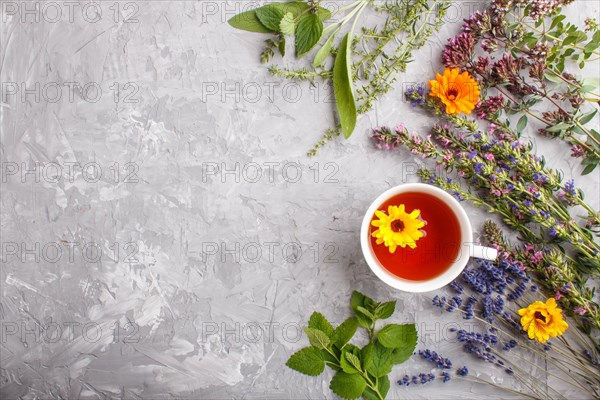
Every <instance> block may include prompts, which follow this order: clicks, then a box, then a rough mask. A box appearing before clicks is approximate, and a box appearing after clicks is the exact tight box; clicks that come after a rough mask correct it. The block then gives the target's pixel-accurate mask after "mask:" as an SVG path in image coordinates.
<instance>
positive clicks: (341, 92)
mask: <svg viewBox="0 0 600 400" xmlns="http://www.w3.org/2000/svg"><path fill="white" fill-rule="evenodd" d="M351 44H352V38H350V37H349V35H348V34H346V36H344V39H343V40H342V43H341V44H340V47H339V49H338V53H337V56H336V58H335V64H334V66H333V91H334V94H335V102H336V105H337V110H338V114H339V117H340V124H341V126H342V132H343V133H344V136H345V137H346V139H347V138H349V137H350V135H352V132H353V131H354V128H355V127H356V101H355V99H354V91H353V90H352V60H351V54H352V51H351Z"/></svg>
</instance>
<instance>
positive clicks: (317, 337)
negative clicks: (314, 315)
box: [304, 328, 331, 349]
mask: <svg viewBox="0 0 600 400" xmlns="http://www.w3.org/2000/svg"><path fill="white" fill-rule="evenodd" d="M304 332H306V336H308V341H309V342H310V344H311V345H313V346H315V347H316V348H318V349H325V348H327V346H329V343H331V341H330V340H329V337H328V336H327V335H326V334H325V333H324V332H321V331H320V330H317V329H313V328H304Z"/></svg>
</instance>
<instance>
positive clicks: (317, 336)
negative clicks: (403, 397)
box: [286, 291, 417, 400]
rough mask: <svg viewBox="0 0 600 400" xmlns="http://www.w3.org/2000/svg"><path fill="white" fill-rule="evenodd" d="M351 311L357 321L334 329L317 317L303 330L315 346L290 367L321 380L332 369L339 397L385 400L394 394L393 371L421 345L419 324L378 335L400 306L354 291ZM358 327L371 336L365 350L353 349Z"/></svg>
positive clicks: (294, 358) (299, 353)
mask: <svg viewBox="0 0 600 400" xmlns="http://www.w3.org/2000/svg"><path fill="white" fill-rule="evenodd" d="M350 306H351V308H352V311H353V312H354V316H353V317H351V318H348V319H347V320H345V321H344V322H342V323H341V324H340V325H339V326H338V327H336V328H335V329H334V328H333V326H332V325H331V323H330V322H329V321H328V320H327V319H326V318H325V316H324V315H323V314H321V313H319V312H316V311H315V312H314V313H313V314H312V315H311V316H310V319H309V322H308V327H306V328H304V332H305V333H306V335H307V336H308V340H309V342H310V344H311V345H310V346H308V347H305V348H303V349H301V350H299V351H297V352H296V353H294V354H293V355H292V356H291V357H290V359H289V360H288V361H287V363H286V365H287V366H288V367H290V368H292V369H294V370H296V371H298V372H300V373H303V374H305V375H311V376H316V375H319V374H321V373H322V372H323V371H324V369H325V365H328V366H329V367H330V368H332V369H333V370H335V371H337V373H336V374H335V376H334V377H333V379H332V380H331V383H330V384H329V388H330V389H331V390H332V391H333V392H334V393H335V394H336V395H338V396H339V397H341V398H343V399H356V398H359V397H363V398H364V399H366V400H383V399H385V396H386V395H387V393H388V391H389V390H390V380H389V378H388V374H389V373H390V372H391V371H392V367H393V366H394V365H396V364H400V363H403V362H404V361H406V360H407V359H408V358H409V357H410V356H411V355H412V354H413V351H414V349H415V346H416V345H417V330H416V328H415V324H404V325H399V324H388V325H385V326H383V327H382V328H381V329H380V330H379V331H377V332H376V330H375V329H376V328H375V325H376V322H377V321H378V320H383V319H387V318H389V317H391V316H392V315H393V313H394V311H395V308H396V302H395V301H389V302H385V303H379V302H376V301H374V300H373V299H371V298H370V297H367V296H365V295H364V294H362V293H360V292H357V291H354V292H353V293H352V297H351V299H350ZM359 326H360V327H362V328H364V329H366V330H367V332H368V333H369V343H368V344H367V345H366V346H364V347H363V348H359V347H357V346H356V345H354V344H352V343H350V340H352V338H353V337H354V335H355V334H356V331H357V330H358V327H359Z"/></svg>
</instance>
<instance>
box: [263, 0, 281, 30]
mask: <svg viewBox="0 0 600 400" xmlns="http://www.w3.org/2000/svg"><path fill="white" fill-rule="evenodd" d="M283 15H284V14H283V11H282V10H281V9H280V8H279V7H278V6H277V5H275V4H268V5H266V6H264V7H260V8H257V9H256V17H257V18H258V20H259V21H260V22H261V23H262V24H263V25H264V26H265V27H267V28H268V29H270V30H272V31H275V32H279V23H280V22H281V20H282V19H283Z"/></svg>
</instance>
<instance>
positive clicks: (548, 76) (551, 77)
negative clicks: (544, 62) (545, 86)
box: [544, 72, 563, 83]
mask: <svg viewBox="0 0 600 400" xmlns="http://www.w3.org/2000/svg"><path fill="white" fill-rule="evenodd" d="M544 78H546V79H547V80H549V81H550V82H554V83H563V80H562V79H560V77H558V76H556V75H555V74H553V73H552V72H546V73H545V74H544Z"/></svg>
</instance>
